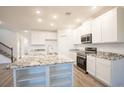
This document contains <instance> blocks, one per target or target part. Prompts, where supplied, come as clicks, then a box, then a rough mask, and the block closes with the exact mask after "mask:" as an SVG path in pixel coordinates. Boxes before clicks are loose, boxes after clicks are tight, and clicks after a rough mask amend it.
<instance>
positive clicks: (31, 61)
mask: <svg viewBox="0 0 124 93" xmlns="http://www.w3.org/2000/svg"><path fill="white" fill-rule="evenodd" d="M74 62H75V61H74V60H72V59H71V58H69V57H67V56H64V55H39V56H25V57H23V58H21V59H19V60H17V61H15V62H14V63H11V64H10V66H9V67H10V68H12V69H13V68H24V67H31V66H41V65H51V64H63V63H74Z"/></svg>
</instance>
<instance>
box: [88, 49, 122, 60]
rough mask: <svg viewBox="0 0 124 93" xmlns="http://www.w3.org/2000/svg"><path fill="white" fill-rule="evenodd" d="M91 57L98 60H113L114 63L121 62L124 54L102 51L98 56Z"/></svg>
mask: <svg viewBox="0 0 124 93" xmlns="http://www.w3.org/2000/svg"><path fill="white" fill-rule="evenodd" d="M89 55H92V56H95V57H97V58H103V59H107V60H112V61H115V60H120V59H123V58H124V55H122V54H118V53H112V52H102V51H98V52H97V54H89Z"/></svg>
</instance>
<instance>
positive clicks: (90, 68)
mask: <svg viewBox="0 0 124 93" xmlns="http://www.w3.org/2000/svg"><path fill="white" fill-rule="evenodd" d="M95 65H96V59H95V57H93V56H87V72H88V73H90V74H91V75H93V76H95V68H96V66H95Z"/></svg>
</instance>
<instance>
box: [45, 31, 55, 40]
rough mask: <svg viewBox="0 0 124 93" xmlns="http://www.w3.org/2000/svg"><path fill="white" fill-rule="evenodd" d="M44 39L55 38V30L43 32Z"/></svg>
mask: <svg viewBox="0 0 124 93" xmlns="http://www.w3.org/2000/svg"><path fill="white" fill-rule="evenodd" d="M45 34H46V35H45V36H46V37H45V39H48V40H57V32H45Z"/></svg>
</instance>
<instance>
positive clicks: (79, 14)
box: [0, 6, 112, 31]
mask: <svg viewBox="0 0 124 93" xmlns="http://www.w3.org/2000/svg"><path fill="white" fill-rule="evenodd" d="M110 8H112V7H107V6H106V7H102V6H99V7H97V8H96V9H92V7H91V6H39V7H38V6H37V7H35V6H32V7H31V6H30V7H29V6H27V7H26V6H13V7H11V6H1V7H0V20H1V21H2V24H1V25H2V26H1V27H7V28H9V29H13V30H18V31H19V30H21V31H23V30H50V31H53V30H54V31H55V30H58V29H65V28H68V27H72V28H73V27H76V26H78V25H79V24H80V23H82V22H84V21H85V20H86V19H88V18H89V17H91V16H93V15H95V14H97V13H99V12H101V11H103V10H104V9H110ZM37 10H39V11H40V12H41V13H40V14H36V11H37ZM66 12H71V15H70V16H69V15H65V13H66ZM53 15H57V16H58V18H56V19H53V18H52V17H53ZM38 18H41V19H42V22H38V21H37V19H38ZM77 18H78V19H80V20H81V22H76V19H77ZM51 23H53V24H54V26H53V27H51V26H50V24H51Z"/></svg>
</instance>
